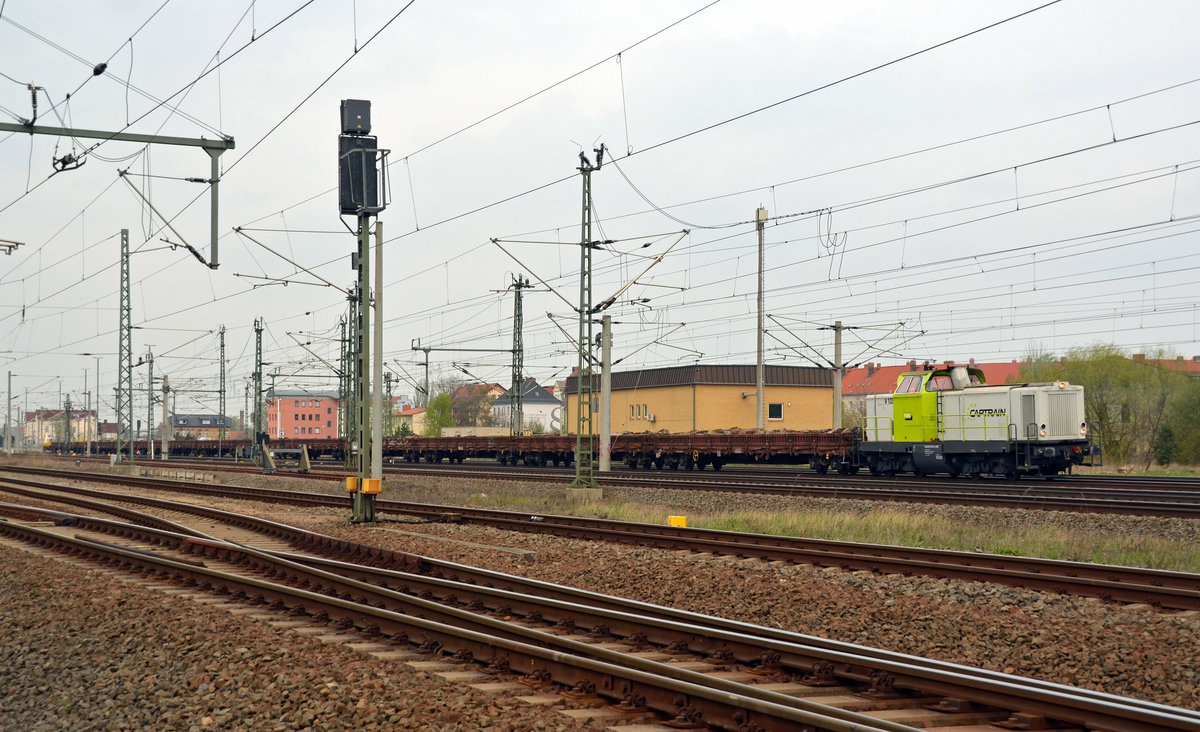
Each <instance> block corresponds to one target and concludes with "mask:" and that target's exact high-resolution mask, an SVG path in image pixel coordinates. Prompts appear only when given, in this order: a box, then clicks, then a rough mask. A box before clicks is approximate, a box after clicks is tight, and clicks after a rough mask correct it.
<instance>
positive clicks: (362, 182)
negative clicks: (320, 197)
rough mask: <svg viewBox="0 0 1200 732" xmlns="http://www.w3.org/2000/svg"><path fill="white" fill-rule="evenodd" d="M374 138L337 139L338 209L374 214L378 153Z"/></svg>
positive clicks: (344, 136) (377, 195) (352, 137)
mask: <svg viewBox="0 0 1200 732" xmlns="http://www.w3.org/2000/svg"><path fill="white" fill-rule="evenodd" d="M376 144H377V140H376V138H374V137H363V136H351V135H340V136H338V209H339V210H340V211H341V213H343V214H357V213H359V212H372V213H373V212H375V211H378V210H380V206H379V150H378V149H377V148H376Z"/></svg>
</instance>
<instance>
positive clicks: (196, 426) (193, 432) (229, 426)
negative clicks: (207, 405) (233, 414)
mask: <svg viewBox="0 0 1200 732" xmlns="http://www.w3.org/2000/svg"><path fill="white" fill-rule="evenodd" d="M222 422H223V423H224V425H225V436H224V439H226V440H232V439H234V437H233V435H234V429H233V428H234V423H233V419H232V418H230V417H229V416H225V417H221V416H220V415H217V414H172V415H171V439H176V438H183V439H191V440H218V439H221V424H222Z"/></svg>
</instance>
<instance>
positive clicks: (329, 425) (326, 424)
mask: <svg viewBox="0 0 1200 732" xmlns="http://www.w3.org/2000/svg"><path fill="white" fill-rule="evenodd" d="M325 426H326V427H332V426H333V422H326V423H325Z"/></svg>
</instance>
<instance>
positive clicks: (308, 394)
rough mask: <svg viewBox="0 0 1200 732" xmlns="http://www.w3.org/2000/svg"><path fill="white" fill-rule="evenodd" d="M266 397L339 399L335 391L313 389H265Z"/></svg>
mask: <svg viewBox="0 0 1200 732" xmlns="http://www.w3.org/2000/svg"><path fill="white" fill-rule="evenodd" d="M267 398H268V399H341V396H340V395H339V394H338V393H337V392H336V391H316V390H313V389H279V390H272V389H267Z"/></svg>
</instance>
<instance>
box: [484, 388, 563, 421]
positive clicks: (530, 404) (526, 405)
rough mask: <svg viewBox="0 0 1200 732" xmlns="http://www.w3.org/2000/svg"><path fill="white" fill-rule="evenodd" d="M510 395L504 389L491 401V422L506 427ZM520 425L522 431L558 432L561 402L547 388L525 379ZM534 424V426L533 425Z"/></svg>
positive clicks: (560, 418) (510, 400)
mask: <svg viewBox="0 0 1200 732" xmlns="http://www.w3.org/2000/svg"><path fill="white" fill-rule="evenodd" d="M511 409H512V396H511V394H510V393H509V392H508V391H505V392H504V393H503V394H501V395H500V396H498V397H496V399H495V401H493V402H492V424H495V425H499V426H502V427H508V426H510V425H509V419H510V415H511ZM521 413H522V417H521V427H522V430H523V431H524V432H529V431H531V430H532V431H540V432H558V431H559V430H560V429H561V427H562V425H561V422H562V402H561V401H560V400H559V399H558V397H556V396H554V395H553V394H551V393H550V391H549V389H547V388H545V387H542V386H538V383H537V381H536V380H534V379H526V380H525V384H524V390H523V392H522V396H521ZM535 425H536V426H535Z"/></svg>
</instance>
